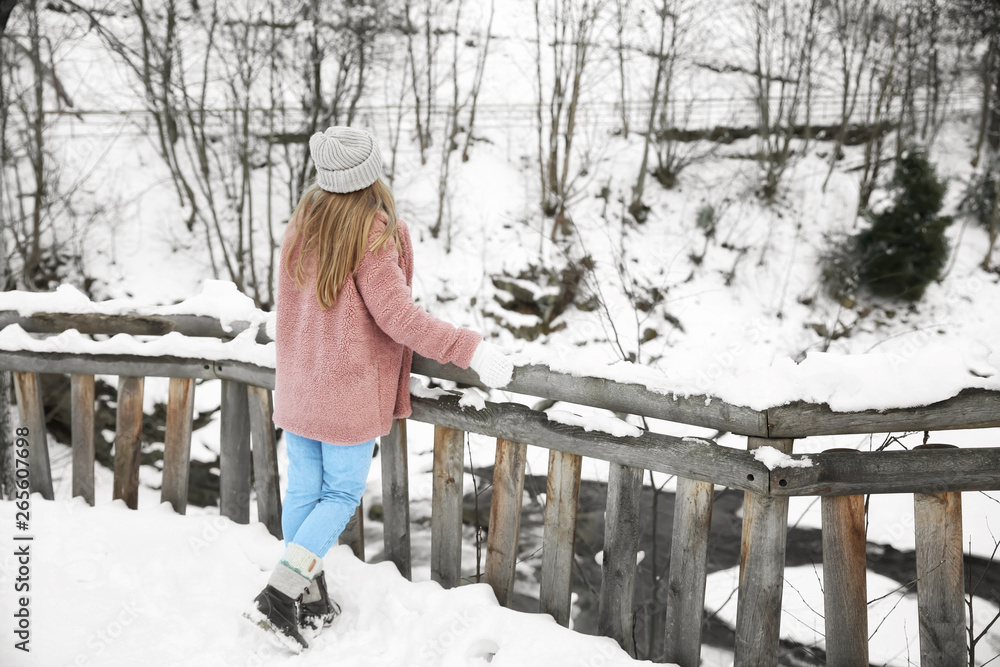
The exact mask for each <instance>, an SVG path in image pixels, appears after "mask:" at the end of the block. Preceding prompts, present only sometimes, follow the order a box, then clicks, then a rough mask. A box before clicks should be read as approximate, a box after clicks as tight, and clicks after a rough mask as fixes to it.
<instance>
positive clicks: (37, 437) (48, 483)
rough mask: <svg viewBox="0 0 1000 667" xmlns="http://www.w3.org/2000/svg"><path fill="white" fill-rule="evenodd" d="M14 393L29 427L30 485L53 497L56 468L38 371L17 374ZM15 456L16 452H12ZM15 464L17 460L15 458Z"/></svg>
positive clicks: (45, 496) (49, 497) (15, 375)
mask: <svg viewBox="0 0 1000 667" xmlns="http://www.w3.org/2000/svg"><path fill="white" fill-rule="evenodd" d="M14 392H15V393H16V394H17V408H18V412H19V413H20V417H21V426H24V427H26V428H27V429H28V438H27V440H28V443H29V445H28V466H29V468H28V488H29V489H30V490H31V492H32V493H35V492H38V493H41V494H42V498H45V499H46V500H52V498H53V494H52V469H51V468H50V467H49V443H48V438H47V437H46V435H45V409H44V405H45V404H44V403H43V402H42V385H41V383H40V382H39V381H38V373H17V372H15V373H14ZM11 457H13V452H11ZM11 465H13V461H11Z"/></svg>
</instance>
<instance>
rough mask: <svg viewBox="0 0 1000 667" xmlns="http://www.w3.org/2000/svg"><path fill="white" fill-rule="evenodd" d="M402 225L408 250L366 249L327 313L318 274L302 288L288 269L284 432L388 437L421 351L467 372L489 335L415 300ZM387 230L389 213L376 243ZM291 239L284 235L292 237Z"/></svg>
mask: <svg viewBox="0 0 1000 667" xmlns="http://www.w3.org/2000/svg"><path fill="white" fill-rule="evenodd" d="M294 224H295V222H294V221H293V222H292V223H291V224H290V225H289V228H291V226H292V225H294ZM398 226H399V240H400V245H401V246H402V252H398V251H397V250H396V244H395V242H393V241H392V240H390V241H389V242H388V243H387V244H386V245H384V246H383V247H382V248H380V249H379V251H378V252H377V253H373V252H372V251H370V250H369V251H368V252H367V253H366V254H365V256H364V258H363V259H362V260H361V263H360V265H359V266H358V270H357V271H356V272H355V274H354V277H353V279H348V280H347V281H346V282H345V283H344V286H343V288H342V289H341V291H340V294H339V295H338V296H337V301H336V302H335V303H334V305H333V307H332V308H330V309H329V310H323V309H321V308H320V306H319V302H318V301H317V299H316V286H315V276H314V275H311V276H309V277H308V278H307V281H306V287H305V288H304V289H303V290H299V289H298V287H297V286H296V284H295V281H294V280H293V279H291V278H289V277H288V276H287V275H286V273H285V265H284V264H282V265H281V267H280V271H279V273H278V295H277V306H278V312H277V322H276V325H277V333H276V335H275V347H276V352H277V360H276V367H275V386H274V423H275V424H276V425H278V426H280V427H281V428H283V429H287V430H289V431H291V432H292V433H295V434H297V435H301V436H304V437H307V438H313V439H315V440H321V441H323V442H329V443H334V444H340V445H355V444H360V443H362V442H367V441H369V440H371V439H372V438H375V437H376V436H380V435H385V434H387V433H388V432H389V428H390V427H391V426H392V420H393V419H398V418H403V417H408V416H410V414H411V412H412V410H411V408H410V385H409V382H410V363H411V362H412V360H413V351H414V350H416V351H417V352H418V353H420V354H421V355H422V356H424V357H428V358H431V359H436V360H437V361H440V362H441V363H447V362H452V363H454V364H456V365H457V366H459V367H461V368H468V366H469V363H470V362H471V360H472V354H473V352H475V350H476V347H477V346H478V345H479V342H480V341H481V340H482V336H481V335H480V334H479V333H477V332H475V331H471V330H469V329H464V328H456V327H454V326H452V325H451V324H448V323H447V322H444V321H442V320H439V319H437V318H436V317H434V316H432V315H429V314H428V313H427V312H425V311H424V309H423V308H421V307H420V306H418V305H416V304H415V303H413V296H412V291H411V285H412V283H413V244H412V242H411V241H410V232H409V230H408V229H407V227H406V225H405V224H404V223H403V221H401V220H399V221H398ZM384 229H385V221H384V219H381V218H378V219H376V221H375V222H374V223H373V224H372V229H371V234H370V236H369V239H368V241H369V247H370V246H371V243H372V242H374V241H375V239H377V238H378V236H379V235H380V234H381V233H382V231H383V230H384ZM290 237H291V234H289V233H287V231H286V234H285V242H287V241H288V239H289V238H290ZM284 252H285V248H284V244H283V247H282V257H284V256H285V255H284ZM296 256H297V251H293V253H292V255H291V256H290V257H289V259H290V260H294V259H295V258H296ZM307 266H308V264H307Z"/></svg>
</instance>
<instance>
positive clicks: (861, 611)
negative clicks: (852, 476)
mask: <svg viewBox="0 0 1000 667" xmlns="http://www.w3.org/2000/svg"><path fill="white" fill-rule="evenodd" d="M827 451H836V452H854V453H855V454H858V455H861V452H859V451H858V450H856V449H839V448H838V449H831V450H827ZM821 502H822V512H823V606H824V618H825V626H826V664H827V665H828V667H852V666H853V665H867V664H868V585H867V581H866V580H867V576H866V575H867V569H866V565H865V497H864V496H857V495H855V496H823V499H822V501H821Z"/></svg>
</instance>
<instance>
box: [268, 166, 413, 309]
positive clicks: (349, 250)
mask: <svg viewBox="0 0 1000 667" xmlns="http://www.w3.org/2000/svg"><path fill="white" fill-rule="evenodd" d="M380 213H381V214H383V217H385V218H386V225H385V231H383V232H382V234H381V235H380V236H379V237H378V238H377V239H376V240H375V242H374V243H373V244H372V245H371V248H368V247H367V246H368V235H369V234H370V233H371V227H372V223H374V222H375V218H376V216H378V215H379V214H380ZM288 233H290V234H291V235H292V236H291V239H290V240H289V242H288V243H287V244H285V251H284V253H283V255H282V258H281V261H282V264H283V265H284V266H285V271H286V273H287V274H288V276H289V277H290V278H292V279H294V280H295V284H296V285H298V287H299V289H303V288H305V286H306V277H307V276H308V275H310V274H311V273H312V270H311V269H312V268H313V267H315V277H316V298H317V300H318V301H319V305H320V307H321V308H323V309H324V310H326V309H328V308H330V307H332V306H333V304H334V302H335V301H336V300H337V295H339V294H340V290H341V288H343V286H344V283H345V282H346V281H347V279H348V278H350V277H351V276H353V275H354V272H355V271H357V269H358V265H359V264H360V263H361V260H362V258H363V257H364V256H365V252H367V251H368V250H371V251H372V252H377V251H378V250H379V249H380V248H381V247H382V246H383V245H385V244H386V243H388V241H389V239H392V240H393V241H395V243H396V247H397V248H399V247H400V246H399V230H398V229H397V227H396V202H395V200H394V199H393V197H392V191H391V190H389V186H387V185H386V184H385V183H383V182H382V181H381V179H380V180H377V181H375V182H374V183H372V184H371V185H369V186H368V187H367V188H364V189H362V190H358V191H356V192H348V193H346V194H338V193H334V192H327V191H326V190H323V189H322V188H320V187H319V186H316V185H313V186H312V187H311V188H309V190H307V191H306V193H305V194H304V195H302V199H301V200H300V201H299V204H298V206H296V207H295V211H294V212H293V213H292V224H291V225H289V229H288ZM296 250H297V251H298V256H297V257H294V258H293V257H292V255H293V253H294V252H295V251H296Z"/></svg>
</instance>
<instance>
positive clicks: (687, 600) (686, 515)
mask: <svg viewBox="0 0 1000 667" xmlns="http://www.w3.org/2000/svg"><path fill="white" fill-rule="evenodd" d="M714 494H715V485H714V484H712V483H710V482H697V481H695V480H691V479H687V478H685V477H678V478H677V494H676V496H675V500H674V502H675V504H674V534H673V536H672V538H671V541H670V570H669V572H668V574H667V621H666V631H665V633H664V642H663V646H664V648H665V654H664V656H663V659H664V660H665V661H666V662H676V663H677V664H678V665H680V667H698V664H699V663H700V662H701V632H702V626H703V619H704V616H705V582H706V577H707V576H708V537H709V533H710V531H711V528H712V501H713V499H714Z"/></svg>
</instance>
